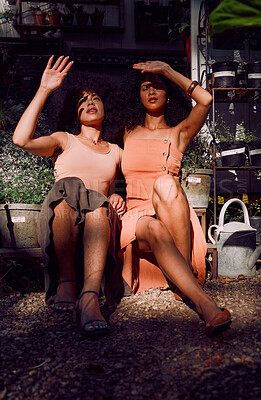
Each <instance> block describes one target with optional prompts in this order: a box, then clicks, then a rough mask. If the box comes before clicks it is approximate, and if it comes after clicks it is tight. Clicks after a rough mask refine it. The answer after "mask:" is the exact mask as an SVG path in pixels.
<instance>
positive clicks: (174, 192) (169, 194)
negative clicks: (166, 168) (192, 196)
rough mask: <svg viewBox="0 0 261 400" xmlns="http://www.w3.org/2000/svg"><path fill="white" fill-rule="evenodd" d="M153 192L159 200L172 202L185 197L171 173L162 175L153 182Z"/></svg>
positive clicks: (176, 179)
mask: <svg viewBox="0 0 261 400" xmlns="http://www.w3.org/2000/svg"><path fill="white" fill-rule="evenodd" d="M153 193H154V194H155V195H156V196H155V197H156V198H157V199H158V201H160V202H164V203H166V204H168V203H173V201H176V200H178V199H182V200H184V199H185V196H184V192H183V190H182V188H181V185H180V183H179V181H178V178H174V177H172V176H171V175H162V176H160V177H159V178H157V179H156V180H155V182H154V186H153Z"/></svg>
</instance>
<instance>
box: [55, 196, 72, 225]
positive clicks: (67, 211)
mask: <svg viewBox="0 0 261 400" xmlns="http://www.w3.org/2000/svg"><path fill="white" fill-rule="evenodd" d="M75 216H76V215H75V210H74V209H73V208H71V207H70V206H69V205H68V204H67V203H66V201H65V200H62V201H61V202H60V203H59V204H57V206H55V208H54V219H56V220H57V219H59V220H75Z"/></svg>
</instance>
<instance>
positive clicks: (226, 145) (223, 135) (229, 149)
mask: <svg viewBox="0 0 261 400" xmlns="http://www.w3.org/2000/svg"><path fill="white" fill-rule="evenodd" d="M215 138H216V143H217V149H218V150H219V151H220V156H221V163H222V166H225V167H230V166H231V167H241V166H243V165H245V164H246V163H247V161H248V160H247V146H248V148H249V149H251V150H252V153H251V151H249V158H250V161H251V155H252V156H254V155H256V154H258V152H255V151H253V150H254V149H255V146H257V149H260V139H258V137H257V136H256V135H255V134H254V133H252V132H250V131H246V129H245V127H244V122H241V123H240V124H237V126H236V129H235V132H234V131H233V130H232V129H231V128H230V127H229V126H228V125H227V124H226V122H225V121H224V118H223V117H222V116H220V115H218V118H217V122H216V126H215ZM254 160H255V158H253V160H252V161H251V164H252V162H253V161H254ZM252 165H254V164H252ZM257 165H258V164H257Z"/></svg>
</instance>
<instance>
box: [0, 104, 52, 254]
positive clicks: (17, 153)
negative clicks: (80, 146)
mask: <svg viewBox="0 0 261 400" xmlns="http://www.w3.org/2000/svg"><path fill="white" fill-rule="evenodd" d="M23 110H24V107H23V105H22V104H15V103H14V102H12V101H8V102H7V104H6V103H4V102H3V104H2V107H1V109H0V114H1V115H2V116H4V118H3V120H4V121H3V122H2V124H1V128H2V130H1V131H0V142H1V153H0V245H1V246H2V247H37V246H38V242H37V234H36V223H37V217H38V215H39V212H40V209H41V203H42V202H43V200H44V198H45V196H46V195H47V193H48V191H49V190H50V188H51V187H52V186H53V183H54V175H53V167H52V163H51V161H50V160H49V159H46V158H42V157H38V156H35V155H32V154H29V153H27V152H25V151H24V150H22V149H20V148H19V147H17V146H15V145H14V144H13V142H12V134H13V131H14V128H15V125H16V124H17V121H18V119H19V117H20V116H21V113H22V111H23ZM11 113H12V116H10V115H11ZM45 121H46V116H45V114H44V113H43V115H41V116H40V118H39V123H38V128H37V130H38V132H39V129H40V130H42V131H43V132H48V127H47V126H46V122H45Z"/></svg>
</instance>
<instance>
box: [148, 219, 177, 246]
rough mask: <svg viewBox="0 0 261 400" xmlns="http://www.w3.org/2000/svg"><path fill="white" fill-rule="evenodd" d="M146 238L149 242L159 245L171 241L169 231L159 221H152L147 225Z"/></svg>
mask: <svg viewBox="0 0 261 400" xmlns="http://www.w3.org/2000/svg"><path fill="white" fill-rule="evenodd" d="M147 233H148V237H149V239H150V242H154V243H159V242H164V243H166V242H167V241H169V240H170V241H172V238H171V236H170V233H169V231H168V230H167V228H166V227H165V225H164V224H163V223H162V222H161V221H159V220H158V219H155V220H152V221H150V222H149V224H148V230H147Z"/></svg>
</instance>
